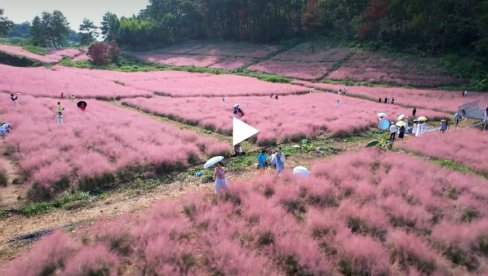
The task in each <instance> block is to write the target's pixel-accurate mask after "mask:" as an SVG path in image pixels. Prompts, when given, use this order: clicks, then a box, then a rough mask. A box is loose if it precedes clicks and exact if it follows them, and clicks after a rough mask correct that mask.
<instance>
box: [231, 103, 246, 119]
mask: <svg viewBox="0 0 488 276" xmlns="http://www.w3.org/2000/svg"><path fill="white" fill-rule="evenodd" d="M233 113H234V115H238V116H240V117H242V116H244V111H242V109H241V107H240V106H239V105H238V104H236V105H234V108H233Z"/></svg>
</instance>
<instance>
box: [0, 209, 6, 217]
mask: <svg viewBox="0 0 488 276" xmlns="http://www.w3.org/2000/svg"><path fill="white" fill-rule="evenodd" d="M7 216H8V214H7V212H6V211H4V210H0V218H6V217H7Z"/></svg>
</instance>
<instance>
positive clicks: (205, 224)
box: [5, 149, 488, 276]
mask: <svg viewBox="0 0 488 276" xmlns="http://www.w3.org/2000/svg"><path fill="white" fill-rule="evenodd" d="M311 171H312V176H310V177H297V176H293V175H291V174H289V173H288V172H286V173H285V174H283V175H281V176H280V177H279V178H274V177H273V176H272V175H270V174H265V175H263V176H260V177H255V178H254V179H251V180H248V181H246V182H234V183H231V184H230V188H231V193H230V194H229V195H228V196H215V195H213V194H209V193H208V192H205V191H198V192H196V193H194V194H188V195H186V196H184V197H182V198H178V199H174V200H170V201H163V202H160V203H158V204H156V205H155V206H153V207H152V208H151V209H149V210H148V211H145V212H144V213H139V214H132V215H128V216H125V217H121V218H116V219H112V220H109V221H106V222H99V223H98V224H95V225H93V226H91V227H89V228H86V229H82V230H81V231H77V232H78V233H76V234H74V235H72V236H69V235H68V234H64V233H61V232H55V233H53V234H52V235H50V236H47V237H45V238H43V239H42V240H41V241H40V242H39V243H38V244H37V245H35V246H34V247H33V249H31V250H30V252H28V253H27V254H26V255H24V256H22V257H19V258H17V259H15V260H13V261H11V262H10V263H9V264H7V266H6V270H5V271H6V273H7V275H13V276H16V275H26V274H28V275H31V274H32V275H34V274H39V273H40V272H41V271H42V270H43V269H45V268H46V267H48V266H50V267H51V268H52V269H53V270H54V273H55V274H59V275H62V274H66V271H67V269H68V268H69V269H73V271H76V273H79V271H80V269H81V271H89V270H90V269H92V270H97V269H105V271H106V274H107V275H112V274H118V273H122V274H124V273H123V272H124V271H123V270H120V269H123V268H124V267H128V266H130V272H131V273H132V274H136V275H137V274H142V273H146V274H151V275H153V274H154V275H166V274H192V275H200V274H208V273H209V272H212V273H216V274H225V275H284V274H300V275H309V274H310V275H335V274H338V273H341V274H347V275H359V274H364V275H404V274H405V275H406V274H408V273H414V272H417V274H425V275H450V274H453V275H462V274H467V273H472V274H476V275H486V273H488V271H487V266H486V258H485V257H484V256H485V255H484V254H486V239H487V238H488V230H487V228H486V226H487V225H488V224H487V221H488V220H487V214H488V213H487V212H488V207H487V205H486V200H487V198H488V182H487V181H486V180H484V179H480V178H478V177H477V176H474V175H470V174H462V173H459V172H455V171H451V170H449V169H446V168H442V167H440V166H438V165H436V164H434V163H431V162H428V161H424V160H421V159H420V158H415V157H410V156H408V155H406V154H404V153H394V152H382V151H379V150H376V149H368V150H361V151H359V152H356V153H349V154H344V155H341V156H338V157H335V158H332V159H330V160H327V161H318V162H317V163H315V164H314V165H313V166H312V167H311ZM452 190H456V196H453V194H452V192H447V191H452ZM474 190H476V192H474ZM468 197H469V198H471V200H470V204H469V206H470V208H474V209H475V211H476V214H477V215H476V216H471V217H470V220H469V221H467V220H466V216H465V212H464V211H463V210H465V207H466V205H465V203H464V202H462V201H460V199H461V198H468ZM391 199H394V201H395V203H397V204H398V205H399V206H395V204H391V203H390V202H393V201H392V200H391ZM363 209H364V210H363ZM404 214H416V216H415V217H413V218H412V217H405V216H404ZM463 235H466V236H463ZM459 239H461V240H463V242H462V243H458V241H459ZM82 241H83V243H82ZM483 246H484V247H483ZM109 249H110V250H109ZM95 257H96V258H95ZM83 269H84V270H83Z"/></svg>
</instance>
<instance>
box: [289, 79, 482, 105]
mask: <svg viewBox="0 0 488 276" xmlns="http://www.w3.org/2000/svg"><path fill="white" fill-rule="evenodd" d="M292 83H293V84H296V85H304V86H307V87H313V88H316V89H323V90H327V91H338V90H339V89H346V90H347V93H348V94H349V95H354V96H358V97H365V98H368V99H371V100H373V101H378V99H379V98H382V99H383V100H384V98H385V97H388V99H389V100H391V98H392V97H394V98H395V104H400V105H405V106H410V107H417V109H419V107H422V108H426V109H431V110H439V111H446V112H456V111H457V110H458V109H459V106H460V105H462V104H464V103H467V102H473V101H477V100H479V101H481V102H482V103H488V94H487V93H481V92H469V94H468V96H467V97H463V96H462V95H461V91H459V92H453V91H446V90H433V89H431V90H426V89H414V88H403V87H368V86H345V85H340V84H329V83H312V82H305V81H293V82H292ZM419 111H420V110H419Z"/></svg>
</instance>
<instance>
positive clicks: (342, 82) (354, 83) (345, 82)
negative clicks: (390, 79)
mask: <svg viewBox="0 0 488 276" xmlns="http://www.w3.org/2000/svg"><path fill="white" fill-rule="evenodd" d="M321 82H323V83H330V84H340V85H345V86H367V87H393V86H392V85H389V84H386V83H375V82H367V81H354V80H328V79H324V80H322V81H321ZM395 87H399V86H395ZM401 87H409V86H401Z"/></svg>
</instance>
